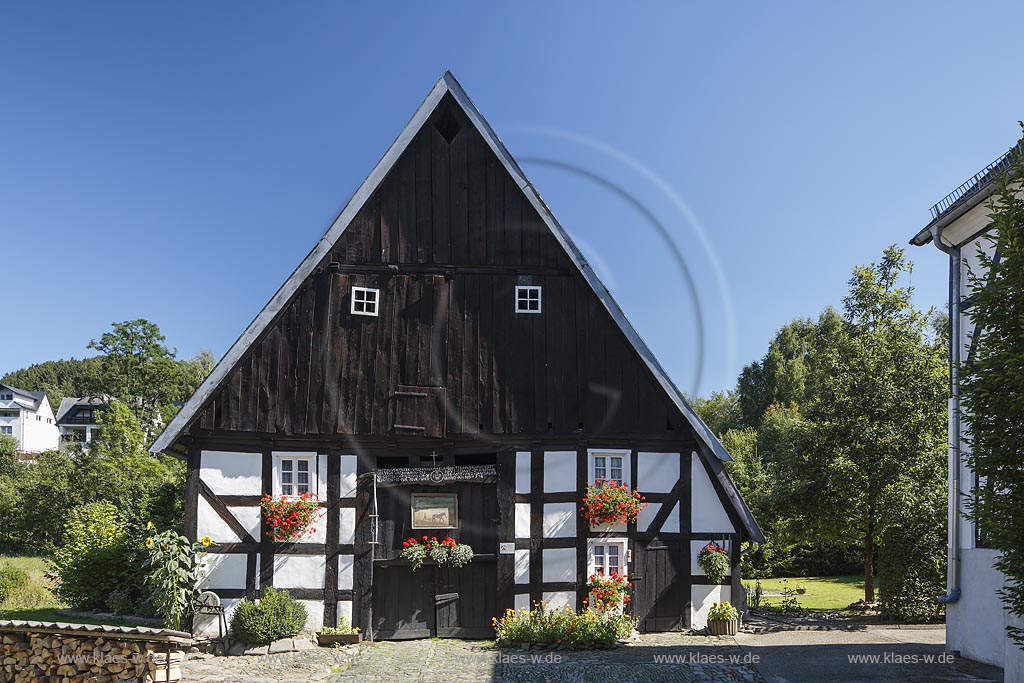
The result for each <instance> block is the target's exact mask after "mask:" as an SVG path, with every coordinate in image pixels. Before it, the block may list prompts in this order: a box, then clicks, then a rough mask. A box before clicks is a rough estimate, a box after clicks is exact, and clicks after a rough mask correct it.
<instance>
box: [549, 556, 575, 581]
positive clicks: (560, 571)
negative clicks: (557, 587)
mask: <svg viewBox="0 0 1024 683" xmlns="http://www.w3.org/2000/svg"><path fill="white" fill-rule="evenodd" d="M541 560H542V562H543V567H544V569H543V573H542V574H541V577H542V578H541V580H542V581H544V582H545V583H547V582H549V581H575V580H576V548H546V549H544V550H542V551H541Z"/></svg>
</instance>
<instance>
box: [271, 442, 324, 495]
mask: <svg viewBox="0 0 1024 683" xmlns="http://www.w3.org/2000/svg"><path fill="white" fill-rule="evenodd" d="M273 456H274V497H277V498H281V497H286V498H298V497H299V495H301V494H300V493H299V491H298V469H299V468H298V466H297V465H296V464H295V463H296V462H299V461H302V462H306V463H308V465H307V467H308V468H309V492H310V493H313V494H316V495H317V496H319V493H320V482H319V462H318V457H317V454H316V453H310V452H308V451H307V452H296V453H290V452H287V451H274V453H273ZM286 460H287V461H290V462H291V467H290V470H291V472H292V481H291V482H290V486H291V487H292V489H291V491H290V492H288V493H286V492H285V490H284V487H285V484H284V481H283V477H284V466H283V462H284V461H286Z"/></svg>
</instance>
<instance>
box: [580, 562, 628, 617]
mask: <svg viewBox="0 0 1024 683" xmlns="http://www.w3.org/2000/svg"><path fill="white" fill-rule="evenodd" d="M587 587H588V588H589V589H590V608H591V609H593V610H595V611H597V612H600V613H601V614H622V610H623V608H624V607H625V606H626V603H627V602H629V596H628V595H627V594H626V592H627V591H628V589H629V587H630V584H629V583H628V582H627V580H626V577H625V576H619V574H618V572H612V574H611V575H610V576H605V575H604V574H593V575H591V577H590V579H589V580H588V582H587Z"/></svg>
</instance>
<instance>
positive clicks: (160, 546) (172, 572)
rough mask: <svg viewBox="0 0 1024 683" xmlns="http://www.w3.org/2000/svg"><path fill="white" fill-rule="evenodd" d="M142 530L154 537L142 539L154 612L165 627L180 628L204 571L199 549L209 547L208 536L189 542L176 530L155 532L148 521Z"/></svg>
mask: <svg viewBox="0 0 1024 683" xmlns="http://www.w3.org/2000/svg"><path fill="white" fill-rule="evenodd" d="M146 530H147V531H151V532H152V533H153V534H154V535H153V536H150V537H149V538H147V539H146V548H147V550H148V551H149V557H147V558H146V561H145V567H146V578H145V581H146V585H148V586H149V587H150V589H151V590H152V593H151V594H150V595H151V598H152V600H153V604H154V605H156V609H157V611H158V612H159V613H160V616H161V617H163V619H164V623H165V624H167V626H168V627H169V628H173V629H180V628H181V624H182V621H183V620H184V618H185V617H186V616H187V615H188V613H189V611H190V610H191V609H192V605H194V604H195V601H196V599H197V598H198V597H199V593H200V590H199V584H200V582H201V581H202V579H203V576H204V574H205V573H206V572H205V569H204V558H205V557H206V553H204V552H203V551H202V549H203V548H206V547H209V545H210V543H211V542H212V540H211V539H210V537H209V536H203V539H202V540H201V541H199V542H197V543H192V542H191V541H189V540H188V539H187V538H185V537H184V536H182V535H181V534H179V533H178V532H176V531H173V530H167V531H164V532H161V533H157V530H156V528H155V527H154V526H153V523H152V522H149V523H148V524H147V525H146Z"/></svg>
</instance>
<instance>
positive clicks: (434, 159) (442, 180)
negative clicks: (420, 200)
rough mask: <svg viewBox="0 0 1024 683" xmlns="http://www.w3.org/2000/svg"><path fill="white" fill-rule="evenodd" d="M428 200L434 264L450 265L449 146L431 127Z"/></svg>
mask: <svg viewBox="0 0 1024 683" xmlns="http://www.w3.org/2000/svg"><path fill="white" fill-rule="evenodd" d="M430 131H431V136H430V166H431V176H430V189H431V192H430V198H431V209H432V216H433V220H432V224H433V228H434V252H433V254H432V258H431V261H432V262H434V263H451V247H452V245H451V239H452V236H451V194H450V193H449V191H448V187H449V184H450V181H451V178H450V173H451V168H450V167H449V163H448V157H449V154H450V146H449V144H448V142H447V141H446V140H445V139H444V136H442V135H441V133H439V132H438V131H437V129H435V128H434V127H433V126H430Z"/></svg>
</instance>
